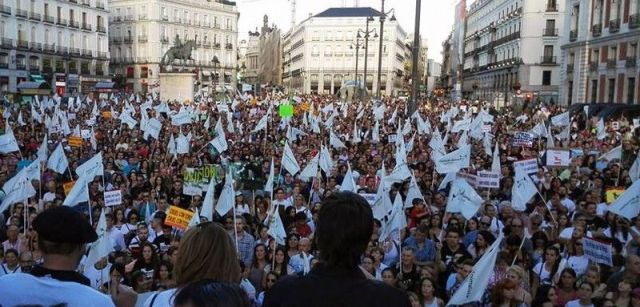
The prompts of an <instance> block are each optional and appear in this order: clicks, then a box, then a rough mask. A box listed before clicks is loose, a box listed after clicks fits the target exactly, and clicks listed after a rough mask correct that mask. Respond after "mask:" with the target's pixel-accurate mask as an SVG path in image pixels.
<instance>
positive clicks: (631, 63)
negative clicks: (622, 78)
mask: <svg viewBox="0 0 640 307" xmlns="http://www.w3.org/2000/svg"><path fill="white" fill-rule="evenodd" d="M636 63H637V62H636V57H635V56H630V57H627V59H626V61H625V64H624V67H626V68H634V67H636Z"/></svg>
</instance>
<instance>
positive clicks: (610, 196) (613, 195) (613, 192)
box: [607, 189, 624, 204]
mask: <svg viewBox="0 0 640 307" xmlns="http://www.w3.org/2000/svg"><path fill="white" fill-rule="evenodd" d="M622 193H624V189H609V190H607V204H611V203H612V202H613V201H614V200H616V199H617V198H618V197H620V195H622Z"/></svg>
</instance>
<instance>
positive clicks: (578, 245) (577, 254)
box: [567, 238, 589, 278]
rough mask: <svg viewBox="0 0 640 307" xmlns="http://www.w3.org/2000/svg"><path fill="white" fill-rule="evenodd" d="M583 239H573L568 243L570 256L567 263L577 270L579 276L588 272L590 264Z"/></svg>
mask: <svg viewBox="0 0 640 307" xmlns="http://www.w3.org/2000/svg"><path fill="white" fill-rule="evenodd" d="M582 244H583V239H582V238H580V239H577V240H572V241H571V242H569V244H568V252H569V258H567V265H568V266H569V267H571V268H573V270H574V271H575V272H576V276H577V277H578V278H580V277H582V275H584V274H585V273H586V272H587V267H588V266H589V259H588V258H587V256H585V254H584V246H582Z"/></svg>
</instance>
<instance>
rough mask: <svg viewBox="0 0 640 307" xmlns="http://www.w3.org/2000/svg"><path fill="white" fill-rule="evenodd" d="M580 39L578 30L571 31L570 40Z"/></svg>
mask: <svg viewBox="0 0 640 307" xmlns="http://www.w3.org/2000/svg"><path fill="white" fill-rule="evenodd" d="M577 39H578V30H571V31H569V41H571V42H575V41H576V40H577Z"/></svg>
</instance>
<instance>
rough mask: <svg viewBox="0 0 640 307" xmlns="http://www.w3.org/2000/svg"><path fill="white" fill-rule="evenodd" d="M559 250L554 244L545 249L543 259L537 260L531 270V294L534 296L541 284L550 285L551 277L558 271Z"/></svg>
mask: <svg viewBox="0 0 640 307" xmlns="http://www.w3.org/2000/svg"><path fill="white" fill-rule="evenodd" d="M560 260H561V259H560V251H559V250H558V248H557V247H555V246H549V247H547V248H546V249H545V256H544V261H543V262H539V263H538V264H536V265H535V266H534V267H533V270H532V271H531V273H532V275H533V278H532V280H533V282H532V283H531V294H532V295H533V296H534V297H535V296H536V294H537V290H538V288H539V287H540V286H541V285H551V284H552V283H553V277H554V276H555V275H556V273H557V272H558V268H559V266H560Z"/></svg>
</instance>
